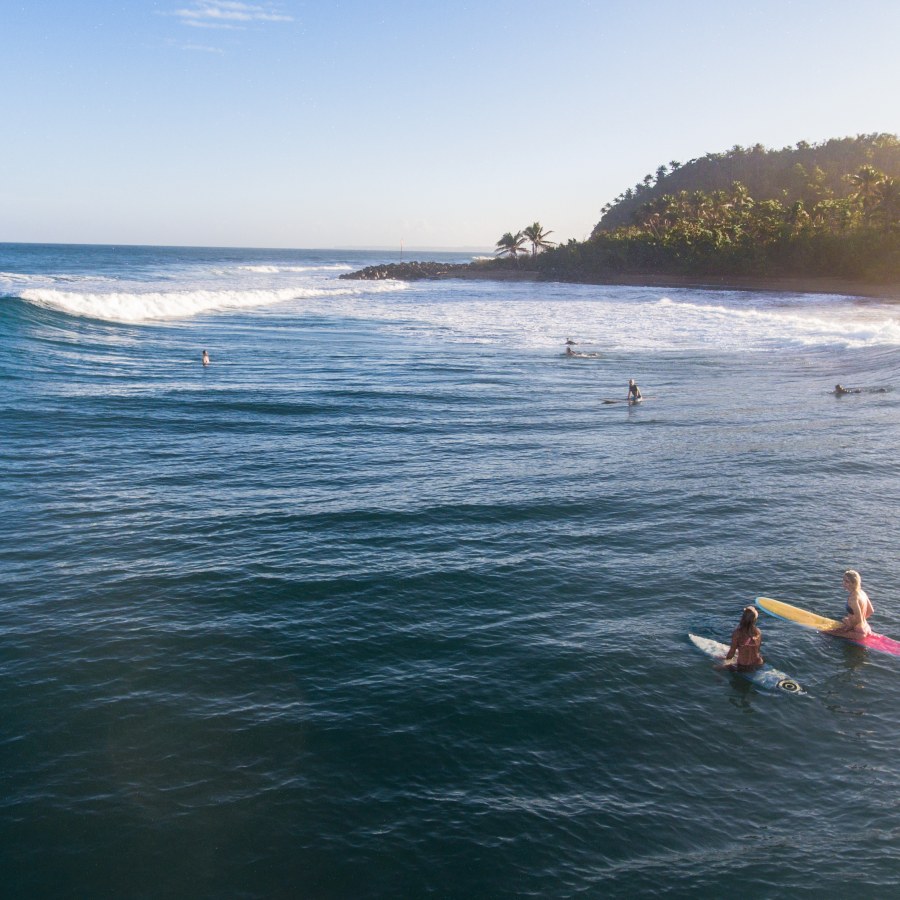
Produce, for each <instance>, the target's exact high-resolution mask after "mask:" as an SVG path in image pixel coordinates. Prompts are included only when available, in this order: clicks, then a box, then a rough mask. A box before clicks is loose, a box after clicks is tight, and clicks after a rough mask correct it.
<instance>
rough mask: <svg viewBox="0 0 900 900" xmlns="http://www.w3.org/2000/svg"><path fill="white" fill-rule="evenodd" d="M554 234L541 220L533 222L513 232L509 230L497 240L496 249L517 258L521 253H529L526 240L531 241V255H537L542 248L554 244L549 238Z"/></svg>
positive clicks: (497, 251)
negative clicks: (525, 245)
mask: <svg viewBox="0 0 900 900" xmlns="http://www.w3.org/2000/svg"><path fill="white" fill-rule="evenodd" d="M551 234H553V232H552V231H545V230H544V227H543V226H542V225H541V223H540V222H533V223H532V224H531V225H529V226H528V227H527V228H523V229H522V230H521V231H517V232H516V233H515V234H513V233H512V232H511V231H507V232H506V234H504V235H503V237H501V238H500V240H499V241H497V249H496V250H495V251H494V252H495V253H497V254H499V255H500V256H507V257H511V258H512V259H516V258H517V257H518V255H519V254H520V253H527V252H528V251H527V250H526V249H525V247H524V244H525V241H529V242H530V243H531V255H532V257H534V256H537V254H538V253H540V252H541V251H542V250H547V249H549V248H550V247H552V246H553V241H548V240H547V238H548V237H549V236H550V235H551Z"/></svg>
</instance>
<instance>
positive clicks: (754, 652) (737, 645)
mask: <svg viewBox="0 0 900 900" xmlns="http://www.w3.org/2000/svg"><path fill="white" fill-rule="evenodd" d="M758 616H759V613H758V612H757V611H756V607H755V606H745V607H744V612H743V613H742V615H741V621H740V622H739V623H738V627H737V628H735V629H734V631H733V632H732V635H731V646H730V647H729V648H728V653H726V654H725V665H734V668H735V669H737V671H738V672H749V671H752V670H753V669H755V668H756V667H757V666H761V665H762V664H763V663H764V662H765V660H764V659H763V658H762V656H761V655H760V652H759V648H760V647H761V646H762V632H761V631H760V630H759V629H758V628H757V627H756V619H757V617H758ZM735 653H737V661H736V662H734V663H730V660H732V659H734V655H735Z"/></svg>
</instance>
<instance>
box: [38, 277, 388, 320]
mask: <svg viewBox="0 0 900 900" xmlns="http://www.w3.org/2000/svg"><path fill="white" fill-rule="evenodd" d="M391 289H393V290H396V289H397V285H396V284H392V285H391ZM356 293H359V291H357V290H354V289H340V288H339V289H332V290H327V289H315V288H299V287H285V288H279V289H277V290H271V289H270V290H224V291H221V290H220V291H213V290H193V291H150V292H147V293H125V292H123V293H108V294H101V293H83V294H82V293H75V292H70V291H59V290H54V289H51V288H35V289H32V290H27V291H23V292H22V293H21V295H20V296H21V298H22V299H23V300H25V301H27V302H28V303H32V304H34V305H36V306H41V307H44V308H46V309H52V310H57V311H59V312H64V313H67V314H68V315H72V316H79V317H83V318H90V319H100V320H103V321H108V322H127V323H138V322H152V321H159V320H162V319H185V318H190V317H191V316H196V315H200V314H202V313H208V312H219V311H225V310H232V309H248V308H252V307H264V306H272V305H274V304H277V303H285V302H287V301H290V300H315V299H317V298H321V297H330V296H335V295H346V294H356Z"/></svg>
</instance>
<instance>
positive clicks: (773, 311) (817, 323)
mask: <svg viewBox="0 0 900 900" xmlns="http://www.w3.org/2000/svg"><path fill="white" fill-rule="evenodd" d="M374 290H375V287H374V285H371V283H369V286H368V287H367V289H366V294H365V295H364V296H362V297H357V296H351V295H348V296H346V297H343V298H336V299H335V300H334V301H333V302H332V303H331V305H330V312H331V313H332V314H336V315H343V316H347V317H354V318H367V319H370V320H376V321H381V322H383V323H384V325H385V327H386V328H388V329H389V330H391V331H392V332H396V333H402V334H406V335H410V336H415V337H416V338H419V339H435V340H451V341H465V342H469V343H478V344H486V345H504V346H510V347H512V346H516V347H532V348H535V349H538V348H541V349H548V348H557V349H559V350H560V351H561V350H562V342H563V341H564V340H565V339H566V338H567V337H572V338H573V339H575V340H577V341H578V343H579V349H582V350H587V351H603V352H628V351H633V350H649V351H672V352H683V351H691V352H703V351H705V350H709V351H718V350H727V351H750V352H764V351H769V350H777V349H804V348H809V347H816V346H823V347H839V348H840V347H843V348H850V347H861V346H874V345H891V346H898V345H900V318H898V317H900V309H898V308H897V307H892V306H890V305H887V304H877V303H873V304H865V305H860V304H859V303H858V302H856V301H854V300H852V299H849V298H840V297H818V296H816V297H813V296H812V295H797V296H789V297H787V298H786V297H785V295H765V296H764V295H757V294H750V293H741V294H740V295H739V296H735V297H731V296H727V295H723V294H722V293H720V292H713V291H694V292H691V294H690V297H691V299H686V298H685V299H681V298H678V299H672V298H671V297H660V294H659V293H656V294H653V293H651V292H650V291H648V290H647V289H634V288H588V287H584V286H580V285H567V286H558V285H553V286H546V287H544V286H540V285H527V286H526V285H521V284H520V285H509V284H506V285H496V284H488V283H474V282H473V283H467V284H466V285H459V284H456V285H452V286H451V285H450V284H440V283H434V282H431V283H428V282H426V283H421V282H420V283H419V284H418V286H417V287H416V288H415V289H414V290H411V291H409V292H406V293H403V294H394V295H392V296H386V297H378V296H374V295H373V292H374ZM544 291H546V293H547V295H548V296H546V297H541V296H540V295H541V294H542V293H544ZM536 295H537V296H536ZM723 296H727V300H726V302H721V303H720V302H718V301H719V300H720V298H722V297H723ZM703 300H708V301H709V302H703ZM698 301H699V302H698Z"/></svg>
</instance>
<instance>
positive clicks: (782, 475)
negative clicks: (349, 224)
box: [0, 245, 900, 898]
mask: <svg viewBox="0 0 900 900" xmlns="http://www.w3.org/2000/svg"><path fill="white" fill-rule="evenodd" d="M398 258H399V254H398V253H374V252H372V253H366V252H358V251H354V252H350V251H300V250H298V251H288V250H271V251H269V250H233V249H224V250H223V249H186V248H141V247H76V246H36V245H0V388H2V403H0V473H2V479H0V512H2V518H3V522H4V523H5V527H4V528H3V529H2V537H0V576H2V577H0V584H2V590H0V598H2V599H0V680H2V692H0V698H2V699H0V772H2V773H3V777H2V783H3V790H2V793H0V873H2V879H3V888H2V893H3V894H4V896H8V897H17V898H18V897H21V898H26V897H27V898H44V897H48V898H50V897H85V898H87V897H90V898H104V897H110V898H112V897H116V898H120V897H135V898H137V897H163V896H164V897H173V898H180V897H185V898H188V897H190V898H199V897H204V898H205V897H209V898H219V897H236V898H344V897H350V898H365V897H392V898H393V897H404V898H406V897H409V898H413V897H426V896H434V897H442V898H444V897H446V898H471V897H486V898H493V897H506V896H509V897H512V896H515V897H603V898H607V897H636V896H642V897H644V896H646V897H691V898H707V897H709V898H719V897H722V896H724V895H725V894H726V893H737V894H738V895H740V896H741V897H743V898H754V897H759V898H777V897H785V898H797V897H813V896H815V897H819V896H838V895H840V896H842V897H843V898H854V897H861V898H862V897H865V898H871V897H889V896H896V894H897V891H898V890H900V811H898V792H900V764H898V761H897V737H898V718H900V715H898V709H900V658H897V657H893V656H888V655H885V654H877V653H875V652H873V651H870V650H866V649H864V648H862V647H858V646H855V645H852V644H849V643H846V642H843V641H839V640H835V639H834V638H830V637H827V636H823V635H820V634H818V633H815V632H811V631H806V630H803V629H801V628H799V627H797V626H795V625H792V624H790V623H788V622H783V621H780V620H776V619H772V618H767V617H765V616H762V617H761V619H760V626H761V628H762V631H763V636H764V637H763V653H764V655H765V656H766V658H767V660H768V661H769V662H770V663H772V664H773V665H774V666H776V667H777V668H778V669H781V670H783V671H785V672H787V673H789V674H790V675H791V676H792V677H793V678H795V679H796V680H797V681H798V682H799V683H800V684H801V685H802V686H803V688H804V690H805V692H806V693H805V694H803V695H784V694H778V693H771V692H766V691H763V690H760V689H758V688H756V687H755V686H754V685H752V684H750V683H749V682H747V681H745V680H744V679H741V678H739V677H737V676H735V675H731V674H728V673H725V672H721V671H718V670H716V669H715V668H714V667H713V664H712V662H711V661H710V660H709V659H707V658H706V657H704V656H702V655H701V654H700V653H698V652H697V651H696V650H695V648H694V647H693V646H692V645H691V644H690V642H689V641H688V637H687V635H688V633H689V632H693V633H696V634H699V635H701V636H705V637H711V638H714V639H716V640H720V641H725V642H727V641H728V638H729V635H730V633H731V630H732V629H733V628H734V627H735V625H736V624H737V621H738V619H739V618H740V614H741V610H742V608H743V607H744V606H745V605H747V604H749V603H752V602H753V600H754V598H755V597H756V596H758V595H760V594H764V595H768V596H772V597H776V598H779V599H782V600H787V601H788V602H791V603H795V604H797V605H800V606H804V607H806V608H809V609H812V610H814V611H816V612H819V613H821V614H823V615H830V616H833V617H839V616H841V615H843V610H844V604H845V598H846V594H845V593H844V592H843V591H842V589H841V573H842V572H843V570H844V569H846V568H855V569H858V570H859V571H860V572H861V573H862V577H863V586H864V587H865V588H866V589H867V591H868V592H869V595H870V596H871V598H872V601H873V603H874V606H875V613H876V615H875V618H874V619H873V626H874V627H875V629H876V630H877V631H879V632H882V633H884V634H888V635H891V636H893V637H897V638H900V600H898V596H897V587H896V586H897V584H898V583H900V557H898V554H897V545H898V536H900V534H898V531H900V520H898V509H900V504H898V500H900V479H898V469H900V465H898V456H897V447H898V443H900V416H898V411H900V306H897V305H896V304H894V305H892V304H889V303H885V302H881V301H876V300H870V299H859V298H852V297H843V296H831V295H803V294H784V293H752V292H728V291H711V290H699V289H686V288H681V289H663V288H645V287H640V288H638V287H606V286H598V285H571V284H549V283H529V282H516V283H502V282H488V281H485V282H477V281H455V280H450V281H423V282H416V283H411V284H401V283H396V282H360V281H347V280H341V279H340V278H339V275H340V274H342V273H345V272H349V271H351V270H353V269H357V268H361V267H363V266H365V265H369V264H374V263H380V262H396V261H398ZM407 258H410V254H407ZM420 258H438V255H437V254H426V255H425V256H424V257H420ZM442 258H446V259H448V260H450V261H460V262H464V261H467V260H468V259H470V258H471V257H470V256H466V255H463V254H455V255H454V254H447V255H445V256H444V257H442ZM567 339H571V340H573V341H576V342H577V343H576V345H575V349H576V351H577V352H578V353H579V354H580V355H578V356H575V357H571V358H570V357H567V356H566V355H565V353H564V348H565V344H564V342H565V341H566V340H567ZM204 349H205V350H207V351H208V352H209V355H210V358H211V363H210V365H209V366H208V367H203V366H202V365H201V363H200V358H201V352H202V350H204ZM629 378H634V379H636V381H637V383H638V384H639V386H640V388H641V390H642V391H643V393H644V395H645V396H646V398H647V399H646V400H645V401H644V402H643V403H642V404H641V405H639V406H629V405H627V404H625V403H623V402H621V401H622V400H623V399H624V397H625V395H626V389H627V384H628V379H629ZM837 382H841V383H842V384H844V385H848V386H853V387H859V388H861V389H862V392H861V393H858V394H851V395H847V396H842V397H837V396H835V395H834V394H833V393H831V391H832V390H833V388H834V385H835V383H837ZM605 400H616V401H619V402H615V403H606V402H604V401H605Z"/></svg>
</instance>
